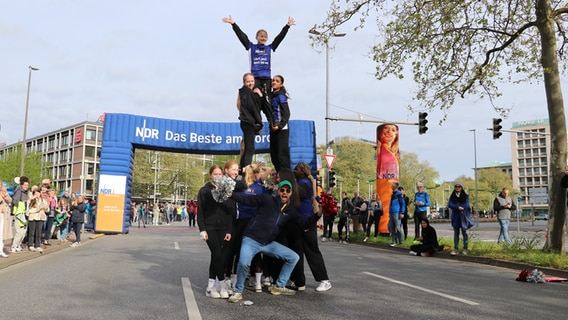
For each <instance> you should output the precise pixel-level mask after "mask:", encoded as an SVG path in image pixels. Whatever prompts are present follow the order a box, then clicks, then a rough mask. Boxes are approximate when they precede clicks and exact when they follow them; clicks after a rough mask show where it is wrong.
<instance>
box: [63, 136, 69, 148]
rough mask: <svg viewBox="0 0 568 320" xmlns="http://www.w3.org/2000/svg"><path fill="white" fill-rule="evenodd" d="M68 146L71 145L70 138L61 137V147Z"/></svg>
mask: <svg viewBox="0 0 568 320" xmlns="http://www.w3.org/2000/svg"><path fill="white" fill-rule="evenodd" d="M68 144H69V136H68V135H64V136H61V145H62V146H66V145H68Z"/></svg>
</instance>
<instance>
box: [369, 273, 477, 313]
mask: <svg viewBox="0 0 568 320" xmlns="http://www.w3.org/2000/svg"><path fill="white" fill-rule="evenodd" d="M363 273H364V274H366V275H369V276H372V277H375V278H379V279H383V280H386V281H389V282H392V283H396V284H399V285H401V286H407V287H410V288H413V289H416V290H420V291H424V292H427V293H431V294H435V295H438V296H440V297H444V298H447V299H451V300H454V301H458V302H461V303H465V304H468V305H470V306H478V305H479V303H477V302H474V301H471V300H466V299H462V298H458V297H455V296H450V295H447V294H445V293H441V292H438V291H434V290H430V289H426V288H422V287H419V286H416V285H413V284H410V283H407V282H403V281H398V280H394V279H391V278H387V277H383V276H380V275H378V274H374V273H371V272H363Z"/></svg>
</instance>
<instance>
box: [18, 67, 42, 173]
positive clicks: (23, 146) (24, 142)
mask: <svg viewBox="0 0 568 320" xmlns="http://www.w3.org/2000/svg"><path fill="white" fill-rule="evenodd" d="M28 69H29V73H28V94H27V96H26V115H25V117H24V139H23V141H22V159H21V162H20V176H23V175H24V159H25V157H26V131H27V129H28V109H29V105H30V85H31V82H32V71H36V70H39V69H38V68H34V67H32V66H28Z"/></svg>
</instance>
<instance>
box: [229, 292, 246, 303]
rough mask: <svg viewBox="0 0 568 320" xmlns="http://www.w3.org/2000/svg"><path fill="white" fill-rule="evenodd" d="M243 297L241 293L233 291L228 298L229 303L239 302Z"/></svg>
mask: <svg viewBox="0 0 568 320" xmlns="http://www.w3.org/2000/svg"><path fill="white" fill-rule="evenodd" d="M242 299H243V294H242V293H240V292H235V293H234V294H233V295H232V296H231V297H230V298H229V302H231V303H235V302H239V301H241V300H242Z"/></svg>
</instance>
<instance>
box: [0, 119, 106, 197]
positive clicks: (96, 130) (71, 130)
mask: <svg viewBox="0 0 568 320" xmlns="http://www.w3.org/2000/svg"><path fill="white" fill-rule="evenodd" d="M102 121H104V119H103V118H102V117H101V118H99V121H97V122H90V121H85V122H82V123H78V124H75V125H72V126H69V127H66V128H61V129H59V130H56V131H53V132H49V133H46V134H43V135H40V136H37V137H34V138H31V139H26V152H38V153H40V154H42V157H43V163H44V167H43V169H42V170H44V175H45V176H48V177H50V178H51V181H52V185H53V186H55V188H56V190H58V191H63V190H69V191H71V192H80V193H81V194H84V195H85V196H86V197H88V198H92V197H94V196H95V195H96V190H97V185H96V184H97V183H96V181H97V177H98V167H99V162H100V153H101V143H102V136H103V122H102ZM20 145H21V142H18V143H14V144H11V145H4V146H1V147H0V159H2V158H3V156H4V154H6V153H8V152H14V151H15V150H18V149H17V148H18V147H19V146H20ZM18 152H19V151H18Z"/></svg>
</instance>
